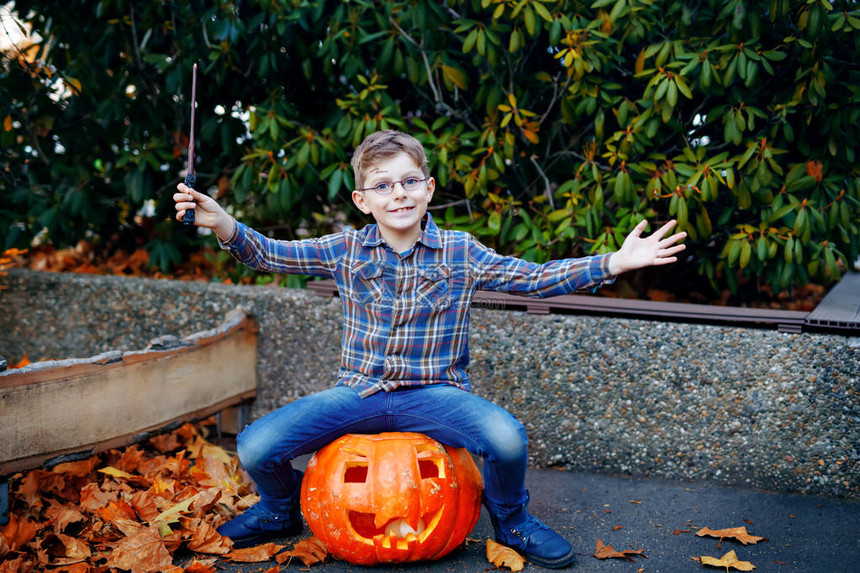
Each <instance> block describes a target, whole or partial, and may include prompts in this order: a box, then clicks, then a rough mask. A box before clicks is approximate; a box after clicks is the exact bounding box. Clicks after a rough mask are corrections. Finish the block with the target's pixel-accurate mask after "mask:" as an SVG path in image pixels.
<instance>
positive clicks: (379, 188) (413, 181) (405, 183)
mask: <svg viewBox="0 0 860 573" xmlns="http://www.w3.org/2000/svg"><path fill="white" fill-rule="evenodd" d="M425 181H427V178H426V177H425V178H424V179H419V178H418V177H407V178H405V179H401V180H400V181H380V182H379V183H377V184H376V185H374V186H373V187H366V188H364V189H359V191H376V194H377V195H388V194H389V193H391V192H392V191H394V186H395V185H397V184H398V183H400V186H401V187H403V190H404V191H415V190H416V189H418V187H420V186H421V184H422V183H424V182H425Z"/></svg>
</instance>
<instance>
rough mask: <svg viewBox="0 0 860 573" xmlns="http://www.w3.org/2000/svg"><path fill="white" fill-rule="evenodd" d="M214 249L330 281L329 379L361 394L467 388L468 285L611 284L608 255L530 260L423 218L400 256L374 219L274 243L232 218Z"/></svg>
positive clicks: (551, 288) (538, 292) (522, 288)
mask: <svg viewBox="0 0 860 573" xmlns="http://www.w3.org/2000/svg"><path fill="white" fill-rule="evenodd" d="M221 246H222V248H224V249H227V250H229V251H230V252H231V253H232V254H233V256H234V257H236V258H237V259H238V260H239V261H241V262H242V263H244V264H246V265H248V266H250V267H252V268H254V269H257V270H261V271H268V272H273V273H290V274H305V275H313V276H317V277H323V278H327V279H334V280H335V282H336V283H337V287H338V292H339V294H340V298H341V301H342V303H343V318H344V322H343V342H342V348H343V350H342V356H341V364H340V372H339V379H338V384H339V385H342V384H345V385H348V386H353V387H355V388H356V389H357V390H358V392H359V394H360V395H361V396H362V397H366V396H369V395H371V394H373V393H375V392H378V391H380V390H385V391H391V390H394V389H395V388H397V387H398V386H414V385H423V384H437V383H447V384H452V385H454V386H458V387H460V388H462V389H464V390H471V384H470V381H469V310H470V305H471V302H472V297H473V296H474V294H475V291H476V290H478V289H482V290H494V291H504V292H509V293H514V294H520V295H526V296H533V297H548V296H555V295H560V294H568V293H571V292H574V291H576V290H579V289H583V288H588V287H595V288H596V287H598V286H600V285H601V284H603V283H604V282H612V280H613V279H612V277H611V276H610V275H609V270H608V265H609V255H597V256H592V257H584V258H581V259H563V260H557V261H550V262H548V263H545V264H543V265H538V264H536V263H530V262H527V261H524V260H521V259H517V258H514V257H506V256H501V255H498V254H496V252H495V251H493V250H492V249H490V248H488V247H485V246H484V245H482V244H481V243H479V242H478V241H477V240H476V239H475V238H474V237H473V236H472V235H470V234H468V233H464V232H460V231H442V230H439V228H438V227H437V226H436V224H435V223H434V222H433V218H432V217H431V216H430V215H429V214H428V215H427V216H426V219H425V221H424V223H423V231H422V233H421V236H420V237H419V239H418V241H417V242H416V243H415V245H414V246H413V247H412V248H411V249H410V250H409V251H407V252H405V253H400V254H398V253H395V252H394V251H392V250H391V248H390V247H388V245H387V244H386V243H385V241H384V240H383V239H382V236H381V235H380V234H379V231H378V229H377V226H376V225H367V226H366V227H364V228H363V229H361V230H355V229H351V228H346V229H344V230H343V231H342V232H340V233H335V234H332V235H326V236H323V237H320V238H316V239H306V240H298V241H279V240H274V239H269V238H267V237H265V236H263V235H261V234H260V233H258V232H256V231H254V230H253V229H251V228H249V227H247V226H245V225H243V224H241V223H238V222H237V224H236V225H235V228H234V231H233V235H232V236H231V237H230V238H229V239H228V240H227V241H224V242H221Z"/></svg>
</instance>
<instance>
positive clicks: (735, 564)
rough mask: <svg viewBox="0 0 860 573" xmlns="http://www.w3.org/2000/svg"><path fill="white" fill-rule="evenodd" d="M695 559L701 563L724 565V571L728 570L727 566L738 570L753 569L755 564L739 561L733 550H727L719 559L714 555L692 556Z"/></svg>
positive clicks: (716, 565) (715, 565)
mask: <svg viewBox="0 0 860 573" xmlns="http://www.w3.org/2000/svg"><path fill="white" fill-rule="evenodd" d="M693 559H695V560H696V561H700V562H701V563H702V565H713V566H714V567H725V568H726V572H728V570H729V567H731V568H732V569H737V570H738V571H752V570H753V569H755V565H753V564H752V563H750V562H749V561H739V560H738V556H737V554H736V553H735V552H734V550H732V551H729V552H728V553H726V554H725V555H723V556H722V557H720V558H719V559H717V558H716V557H708V556H702V557H693Z"/></svg>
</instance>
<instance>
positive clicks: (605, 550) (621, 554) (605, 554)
mask: <svg viewBox="0 0 860 573" xmlns="http://www.w3.org/2000/svg"><path fill="white" fill-rule="evenodd" d="M633 555H637V556H639V557H646V555H645V550H644V549H636V550H634V549H625V550H623V551H616V550H615V548H614V547H612V546H611V545H604V544H603V541H601V540H600V539H598V540H597V549H595V550H594V556H595V557H597V558H598V559H611V558H614V557H617V558H620V559H627V560H628V561H633Z"/></svg>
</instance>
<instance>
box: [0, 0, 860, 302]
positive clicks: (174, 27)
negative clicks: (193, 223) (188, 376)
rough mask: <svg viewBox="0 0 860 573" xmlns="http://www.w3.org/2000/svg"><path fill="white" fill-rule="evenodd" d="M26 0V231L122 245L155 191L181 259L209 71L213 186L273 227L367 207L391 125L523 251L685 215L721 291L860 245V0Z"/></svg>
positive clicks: (544, 256) (0, 226) (164, 248)
mask: <svg viewBox="0 0 860 573" xmlns="http://www.w3.org/2000/svg"><path fill="white" fill-rule="evenodd" d="M27 5H28V6H29V7H30V10H32V12H29V13H27V14H19V16H20V17H21V19H22V20H24V21H27V22H30V23H31V24H32V25H33V27H34V29H35V30H36V31H38V32H39V34H40V36H41V37H42V38H44V40H42V41H41V42H40V43H39V44H38V45H37V46H36V49H37V50H38V53H37V54H36V53H35V52H33V53H34V54H35V55H36V56H37V57H36V58H35V59H34V61H33V62H32V63H26V64H21V63H20V62H19V61H17V59H15V58H12V59H8V60H6V61H5V62H4V65H3V68H2V71H0V74H2V75H0V101H2V102H3V108H2V109H8V112H7V113H8V115H7V116H6V121H5V122H4V130H3V131H2V133H0V146H2V159H0V161H2V163H3V170H2V173H3V175H2V179H0V181H2V183H0V185H2V189H0V191H2V196H3V203H2V206H0V233H2V242H3V243H4V244H5V245H6V246H7V247H10V246H26V245H27V244H28V243H29V242H30V241H31V239H32V238H33V237H34V236H35V235H37V234H38V233H39V232H40V231H42V230H43V229H47V234H48V237H49V239H50V240H51V241H53V242H56V243H58V244H62V243H68V242H74V241H76V240H78V239H80V238H82V237H84V236H87V234H90V235H94V236H96V237H98V238H101V239H103V240H105V241H109V240H110V237H116V236H122V231H123V229H124V228H128V227H129V226H131V225H132V224H133V221H134V215H135V214H136V213H137V212H138V210H139V209H140V207H141V206H142V205H143V204H144V202H145V201H146V200H147V199H155V200H156V203H157V205H156V213H155V225H154V227H153V228H152V229H150V230H148V231H147V235H146V239H145V240H146V242H147V244H148V248H149V249H150V251H151V252H153V253H155V254H156V256H155V261H156V262H157V263H160V264H161V265H162V266H165V267H167V266H169V264H170V262H171V261H173V260H177V258H178V257H179V256H181V254H180V250H181V249H185V248H188V246H189V245H192V244H193V243H194V241H195V237H194V235H193V233H190V232H189V230H188V229H183V228H182V226H180V225H177V224H176V223H175V222H172V221H171V219H170V218H169V217H170V214H171V213H172V204H171V201H170V195H171V194H172V192H173V189H174V187H175V184H176V183H177V182H178V181H179V175H180V172H181V170H182V167H183V161H184V146H185V145H187V142H186V139H185V138H186V137H187V135H186V134H187V131H188V120H189V118H188V116H189V113H188V103H189V93H190V79H191V73H190V71H191V66H192V63H193V62H199V63H200V65H201V71H200V75H199V78H198V102H199V104H198V115H197V122H198V123H197V125H198V126H199V132H198V133H197V136H196V137H197V140H198V141H199V146H198V148H197V151H196V154H197V156H198V157H199V159H200V162H199V164H198V167H199V173H198V180H199V181H200V184H199V186H200V187H203V188H210V189H212V190H213V191H214V190H216V189H217V192H218V196H219V199H220V200H221V201H222V203H223V204H226V205H228V206H229V208H231V209H233V210H234V212H236V213H237V215H240V216H241V218H242V220H244V221H246V222H248V223H249V224H251V225H253V226H255V227H257V228H261V229H266V230H268V231H269V232H270V233H271V234H273V235H275V236H279V237H288V238H289V237H295V236H299V235H300V233H301V232H302V231H307V232H311V233H316V232H321V231H325V230H327V229H328V228H330V225H331V223H332V219H333V218H334V217H336V216H338V214H340V216H345V218H346V219H347V220H348V221H349V222H352V223H359V222H360V221H361V219H360V218H359V217H358V213H357V211H356V210H355V209H353V208H352V206H351V200H350V190H351V188H352V183H353V181H352V173H351V170H350V168H349V157H350V154H351V151H352V149H353V148H354V147H355V146H356V145H357V144H358V143H359V142H360V140H361V139H362V138H363V137H364V136H365V135H366V134H367V133H370V132H371V131H373V130H376V129H380V128H385V127H394V128H399V129H403V130H407V131H409V132H411V133H413V134H414V135H416V137H418V138H419V139H421V141H422V142H423V143H424V144H425V146H426V148H427V150H428V153H429V155H430V162H431V165H430V168H431V171H432V173H433V174H434V175H435V177H436V178H437V181H438V183H439V186H438V190H437V195H436V197H437V198H436V199H434V202H435V203H436V208H437V209H436V210H435V211H434V217H436V219H437V221H439V222H440V224H442V225H444V226H447V227H452V228H461V229H467V230H469V231H471V232H473V233H475V234H476V235H478V236H479V237H480V238H481V239H482V240H483V241H484V242H486V243H488V244H491V245H492V246H494V247H495V248H496V249H498V250H499V251H501V252H506V253H515V254H518V255H520V256H523V257H525V258H527V259H532V260H536V261H544V260H548V259H550V258H556V257H561V256H572V255H578V254H583V253H590V252H605V251H608V250H614V249H616V248H617V247H618V246H619V243H620V241H621V240H622V238H623V236H624V235H626V233H627V232H628V230H629V229H631V228H632V227H633V226H634V225H635V224H636V223H637V222H638V221H640V220H641V219H642V218H647V219H649V220H652V221H662V220H666V219H668V218H672V217H674V218H677V219H678V221H679V226H680V228H682V229H683V230H685V231H687V232H688V233H689V235H690V238H689V240H688V245H689V248H688V251H687V253H688V254H689V256H690V260H689V261H688V263H687V264H691V265H695V266H696V268H697V270H698V273H699V275H701V277H703V278H705V279H707V281H708V282H710V283H711V285H712V286H713V287H714V288H715V289H720V288H722V287H724V286H728V287H730V288H732V289H735V288H736V283H737V280H738V278H740V277H747V278H749V279H752V280H753V281H754V282H756V283H758V284H770V285H771V286H772V287H773V289H774V290H775V291H777V292H779V291H783V290H786V289H788V288H790V287H791V286H792V285H793V284H799V283H807V282H811V281H814V282H823V283H827V282H830V281H832V280H834V279H836V278H837V277H838V276H839V275H840V274H841V273H842V272H844V271H845V269H846V268H850V266H851V265H852V264H853V261H854V260H856V259H857V257H858V254H860V252H858V251H860V239H858V236H860V232H858V228H860V188H858V187H860V177H858V168H857V167H856V157H855V155H856V153H857V151H856V149H857V145H858V141H857V140H858V129H857V127H856V126H857V124H858V121H860V66H858V63H857V62H858V60H860V58H858V54H860V34H858V30H860V12H858V9H857V6H856V3H854V2H848V1H847V0H846V1H843V2H833V3H830V2H827V1H826V0H808V1H804V2H790V1H789V0H745V1H742V0H730V1H724V0H720V1H717V0H710V1H696V2H692V1H686V2H684V1H680V0H675V1H672V0H665V1H658V0H597V1H593V2H576V1H555V0H448V1H447V2H445V1H430V0H411V1H402V2H373V1H370V0H366V1H350V2H341V1H329V2H324V1H308V0H302V1H300V0H292V1H290V0H266V1H263V0H247V1H245V2H236V1H234V2H226V1H218V2H215V3H214V5H213V3H211V2H183V1H177V2H172V3H156V2H146V3H139V2H138V3H132V2H128V1H124V0H102V1H101V2H93V1H84V0H69V1H67V2H64V3H62V4H60V5H56V4H55V3H54V2H46V1H44V0H42V1H39V0H36V1H34V2H29V3H27ZM82 14H86V15H87V17H82ZM7 26H8V24H7ZM63 86H64V89H65V90H66V95H65V97H62V98H57V97H56V95H55V94H57V93H58V92H59V91H61V90H62V89H63ZM7 229H8V230H7Z"/></svg>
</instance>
